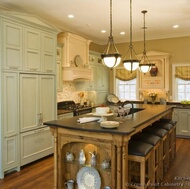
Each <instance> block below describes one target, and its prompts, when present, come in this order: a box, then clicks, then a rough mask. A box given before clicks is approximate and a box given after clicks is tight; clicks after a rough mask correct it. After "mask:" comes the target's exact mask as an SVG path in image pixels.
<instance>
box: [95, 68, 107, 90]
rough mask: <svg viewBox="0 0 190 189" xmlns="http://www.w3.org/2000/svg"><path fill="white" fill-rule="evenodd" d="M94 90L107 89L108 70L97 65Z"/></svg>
mask: <svg viewBox="0 0 190 189" xmlns="http://www.w3.org/2000/svg"><path fill="white" fill-rule="evenodd" d="M96 89H97V90H108V89H109V70H108V68H105V66H104V65H98V66H97V68H96Z"/></svg>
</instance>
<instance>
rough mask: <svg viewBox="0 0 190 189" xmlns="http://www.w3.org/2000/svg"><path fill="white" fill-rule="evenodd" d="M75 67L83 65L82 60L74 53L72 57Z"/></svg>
mask: <svg viewBox="0 0 190 189" xmlns="http://www.w3.org/2000/svg"><path fill="white" fill-rule="evenodd" d="M74 62H75V65H76V67H83V60H82V58H81V56H80V55H76V56H75V59H74Z"/></svg>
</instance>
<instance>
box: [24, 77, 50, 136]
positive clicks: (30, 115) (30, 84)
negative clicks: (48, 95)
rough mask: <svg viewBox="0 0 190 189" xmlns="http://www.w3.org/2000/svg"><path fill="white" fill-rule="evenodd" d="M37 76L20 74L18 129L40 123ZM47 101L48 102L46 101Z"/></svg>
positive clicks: (33, 127)
mask: <svg viewBox="0 0 190 189" xmlns="http://www.w3.org/2000/svg"><path fill="white" fill-rule="evenodd" d="M38 81H39V80H38V76H37V75H32V74H21V75H20V131H21V132H23V131H27V130H31V129H35V128H36V127H37V126H38V125H39V124H40V123H39V122H40V112H39V103H40V101H39V82H38ZM46 103H48V102H46Z"/></svg>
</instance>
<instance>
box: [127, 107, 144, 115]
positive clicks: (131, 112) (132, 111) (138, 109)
mask: <svg viewBox="0 0 190 189" xmlns="http://www.w3.org/2000/svg"><path fill="white" fill-rule="evenodd" d="M142 110H144V108H132V109H130V112H129V114H134V113H136V112H140V111H142ZM129 114H128V115H129Z"/></svg>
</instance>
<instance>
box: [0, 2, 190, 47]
mask: <svg viewBox="0 0 190 189" xmlns="http://www.w3.org/2000/svg"><path fill="white" fill-rule="evenodd" d="M129 1H130V0H113V36H114V41H115V43H120V42H126V41H129ZM0 5H2V6H3V7H4V8H5V7H6V8H11V9H14V10H18V11H22V12H26V13H30V14H34V15H37V16H38V17H40V18H42V19H45V20H47V21H48V22H49V23H51V24H53V25H54V26H56V27H58V28H60V29H62V30H63V31H69V32H72V33H76V34H79V35H81V36H84V37H86V38H88V39H90V40H92V41H94V42H96V43H99V44H105V43H106V42H107V40H108V36H109V28H110V25H109V24H110V20H109V19H110V17H109V15H110V13H109V11H110V7H109V6H110V1H109V0H0ZM132 9H133V27H132V28H133V41H139V40H140V41H141V40H143V30H142V29H141V28H142V26H143V14H142V13H141V11H142V10H147V11H148V13H147V14H146V26H147V27H148V29H147V30H146V39H147V40H149V39H160V38H170V37H181V36H190V0H133V6H132ZM68 14H73V15H74V16H75V17H74V18H73V19H69V18H68V17H67V15H68ZM175 24H178V25H179V28H177V29H174V28H173V25H175ZM103 29H104V30H106V31H107V33H101V30H103ZM121 31H125V32H126V34H125V35H120V32H121Z"/></svg>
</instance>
